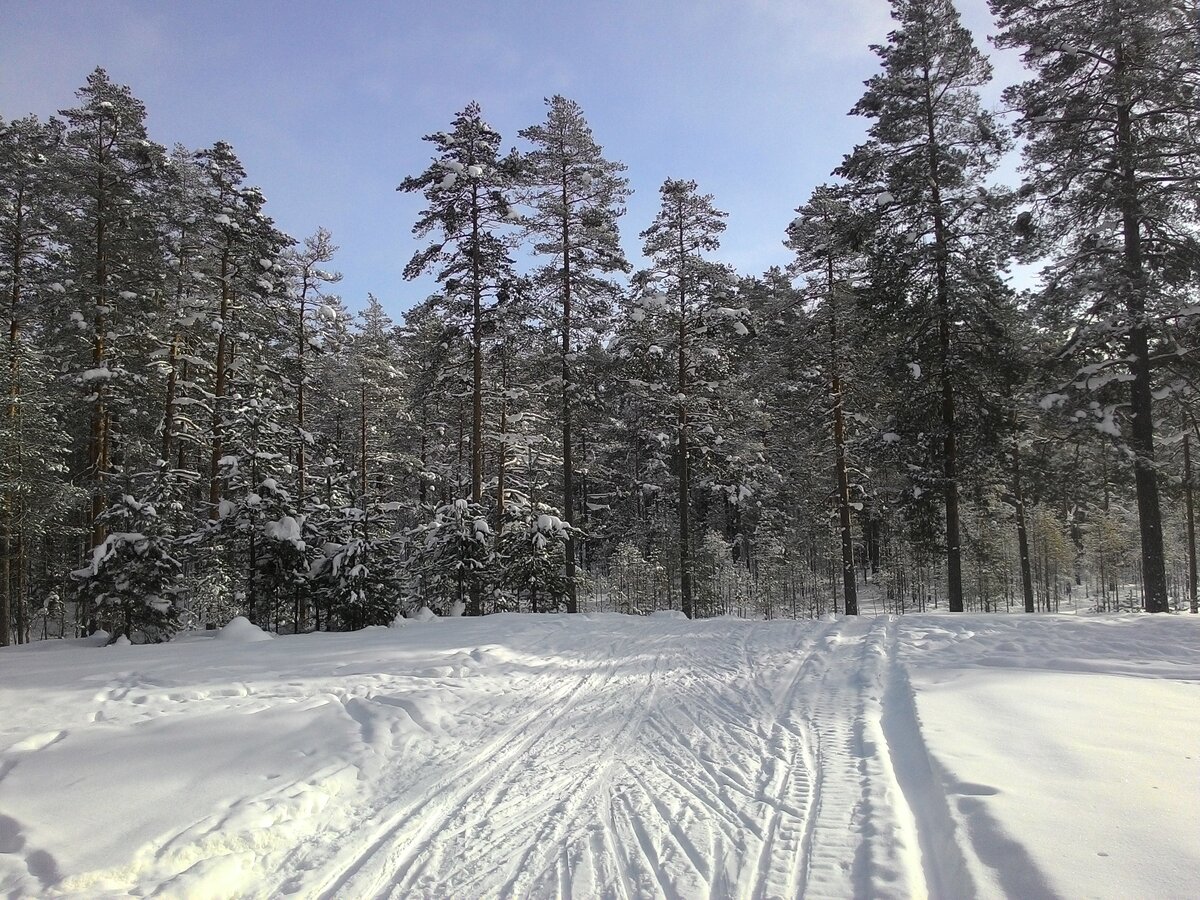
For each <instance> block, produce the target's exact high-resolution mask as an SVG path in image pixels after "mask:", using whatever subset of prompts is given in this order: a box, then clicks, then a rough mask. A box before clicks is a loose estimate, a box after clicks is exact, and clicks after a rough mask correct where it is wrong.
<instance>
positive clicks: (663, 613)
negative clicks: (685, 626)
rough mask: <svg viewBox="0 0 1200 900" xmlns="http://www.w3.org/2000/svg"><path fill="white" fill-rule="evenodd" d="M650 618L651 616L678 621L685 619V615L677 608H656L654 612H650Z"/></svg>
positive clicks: (684, 620)
mask: <svg viewBox="0 0 1200 900" xmlns="http://www.w3.org/2000/svg"><path fill="white" fill-rule="evenodd" d="M650 618H652V619H675V620H676V621H680V622H686V621H687V616H685V615H684V614H683V612H682V611H681V610H678V609H656V610H655V611H654V612H652V613H650Z"/></svg>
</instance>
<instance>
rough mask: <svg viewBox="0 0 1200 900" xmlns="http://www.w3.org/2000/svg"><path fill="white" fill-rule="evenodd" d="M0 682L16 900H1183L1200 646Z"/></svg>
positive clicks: (767, 626)
mask: <svg viewBox="0 0 1200 900" xmlns="http://www.w3.org/2000/svg"><path fill="white" fill-rule="evenodd" d="M261 637H263V636H262V635H261V633H256V631H255V629H253V627H250V626H248V625H247V627H242V628H232V629H228V630H227V631H226V632H225V633H224V635H223V636H216V637H214V636H213V635H212V634H211V633H210V634H206V635H192V636H187V637H184V638H182V639H180V640H178V641H176V642H175V643H173V644H170V645H160V646H113V647H98V646H94V645H93V644H89V643H88V642H86V641H80V642H48V643H44V644H35V645H33V646H30V647H26V648H16V649H10V650H6V651H3V652H0V894H3V895H4V896H8V897H25V896H74V897H87V898H96V897H124V896H131V895H133V896H164V897H235V896H253V897H279V896H285V895H293V896H297V897H328V898H356V897H377V896H383V897H430V898H439V900H445V898H470V900H476V898H485V897H614V898H626V897H629V898H632V897H681V898H693V897H696V898H701V897H703V898H709V897H713V898H720V897H738V898H742V897H744V898H768V897H779V898H792V897H813V898H822V897H824V898H849V897H872V898H876V897H878V898H883V897H925V896H931V897H943V898H953V900H960V898H969V897H973V896H974V897H1002V896H1007V897H1015V898H1021V900H1034V898H1039V897H1051V896H1061V897H1072V898H1074V897H1113V898H1130V897H1145V898H1150V897H1153V898H1169V897H1179V898H1189V897H1195V896H1197V894H1198V892H1200V888H1198V885H1200V838H1198V837H1197V834H1200V831H1198V830H1197V828H1198V826H1197V822H1196V819H1197V816H1198V815H1200V621H1198V620H1197V619H1196V618H1193V617H1187V616H1159V617H1148V616H1101V617H1095V616H1092V617H1082V616H1080V617H1074V616H1019V615H1011V616H989V617H983V616H954V617H951V616H946V615H940V616H939V615H929V616H916V615H914V616H907V617H904V618H902V619H895V618H876V619H870V618H863V619H859V620H855V619H847V618H837V619H827V620H821V621H817V622H795V623H793V622H745V621H739V620H735V619H714V620H708V621H700V622H688V621H686V620H681V619H679V618H676V617H672V616H670V615H666V616H662V615H660V616H655V617H650V618H632V617H622V616H617V615H597V616H574V617H567V616H530V615H524V616H513V615H505V616H493V617H489V618H485V619H476V620H469V619H455V620H446V621H433V622H425V623H413V624H410V625H409V626H408V627H405V628H397V629H368V630H366V631H363V632H359V633H356V634H316V635H306V636H296V637H283V638H275V639H268V640H255V638H261Z"/></svg>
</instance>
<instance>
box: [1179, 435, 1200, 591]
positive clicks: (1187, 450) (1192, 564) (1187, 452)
mask: <svg viewBox="0 0 1200 900" xmlns="http://www.w3.org/2000/svg"><path fill="white" fill-rule="evenodd" d="M1188 437H1189V435H1187V434H1184V436H1183V499H1184V505H1185V507H1186V509H1187V542H1188V600H1189V601H1190V604H1191V611H1192V612H1193V613H1195V612H1200V604H1197V601H1196V516H1195V508H1194V506H1193V503H1192V452H1191V447H1190V446H1189V441H1188Z"/></svg>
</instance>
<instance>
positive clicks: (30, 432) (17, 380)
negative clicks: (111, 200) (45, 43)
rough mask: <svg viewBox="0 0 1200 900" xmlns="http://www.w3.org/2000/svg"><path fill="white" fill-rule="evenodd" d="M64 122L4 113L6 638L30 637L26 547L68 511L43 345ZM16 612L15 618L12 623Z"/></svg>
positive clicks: (1, 473) (2, 527)
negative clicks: (57, 162) (57, 158)
mask: <svg viewBox="0 0 1200 900" xmlns="http://www.w3.org/2000/svg"><path fill="white" fill-rule="evenodd" d="M61 138H62V130H61V126H60V125H58V124H57V123H51V124H49V125H42V124H41V123H39V122H38V121H37V120H36V119H34V118H32V117H31V118H26V119H19V120H17V121H15V122H10V123H7V124H6V123H4V122H3V121H0V297H2V303H3V313H2V314H0V321H3V322H4V325H5V328H4V360H3V369H2V370H0V385H2V386H3V387H2V390H0V396H2V397H3V411H2V412H0V484H3V485H4V488H3V496H0V508H2V516H3V519H2V522H0V533H2V535H3V538H2V540H3V545H2V547H0V554H3V556H2V563H0V564H2V566H3V570H2V572H0V646H7V645H8V643H9V641H10V635H11V627H12V626H13V625H14V624H15V625H16V637H17V640H18V641H21V640H23V639H24V636H25V626H26V624H27V617H26V616H25V598H26V587H27V580H28V579H27V570H28V548H29V546H30V545H31V543H32V542H33V541H35V540H37V539H38V538H39V537H41V536H43V534H44V531H43V529H44V528H45V526H46V525H47V524H49V523H51V522H53V521H54V517H57V516H59V515H61V514H62V513H63V511H64V508H65V506H66V502H65V501H66V500H67V498H68V496H69V490H68V484H67V481H66V477H65V476H66V472H65V464H66V459H65V452H66V448H67V446H68V445H69V436H68V435H67V434H66V433H65V431H64V430H63V428H62V424H61V418H62V417H61V411H62V410H61V402H62V397H61V396H59V391H58V390H56V388H57V387H58V385H57V383H56V380H55V372H54V370H53V367H52V365H51V357H50V356H49V355H48V354H47V353H46V349H47V346H48V343H49V342H48V340H47V336H46V328H47V327H48V321H47V318H48V317H47V316H46V314H45V312H44V309H45V307H50V308H51V309H53V308H54V307H55V306H56V304H54V303H47V302H46V300H47V299H49V298H52V297H54V296H55V295H57V294H58V293H60V292H65V290H66V288H65V287H64V286H63V285H62V284H61V283H59V282H55V281H52V280H51V279H52V278H53V272H54V269H53V262H52V253H53V240H52V234H53V220H54V204H55V202H56V200H57V196H58V194H57V191H56V185H55V179H54V175H53V172H54V168H55V151H56V147H57V145H58V143H59V142H60V141H61ZM14 617H15V622H14Z"/></svg>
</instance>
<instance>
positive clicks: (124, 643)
mask: <svg viewBox="0 0 1200 900" xmlns="http://www.w3.org/2000/svg"><path fill="white" fill-rule="evenodd" d="M132 643H133V642H132V641H131V640H129V638H128V637H127V636H126V635H123V634H122V635H120V636H118V637H117V639H116V640H115V641H113V642H112V644H110V645H109V646H111V647H128V646H129V645H130V644H132Z"/></svg>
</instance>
